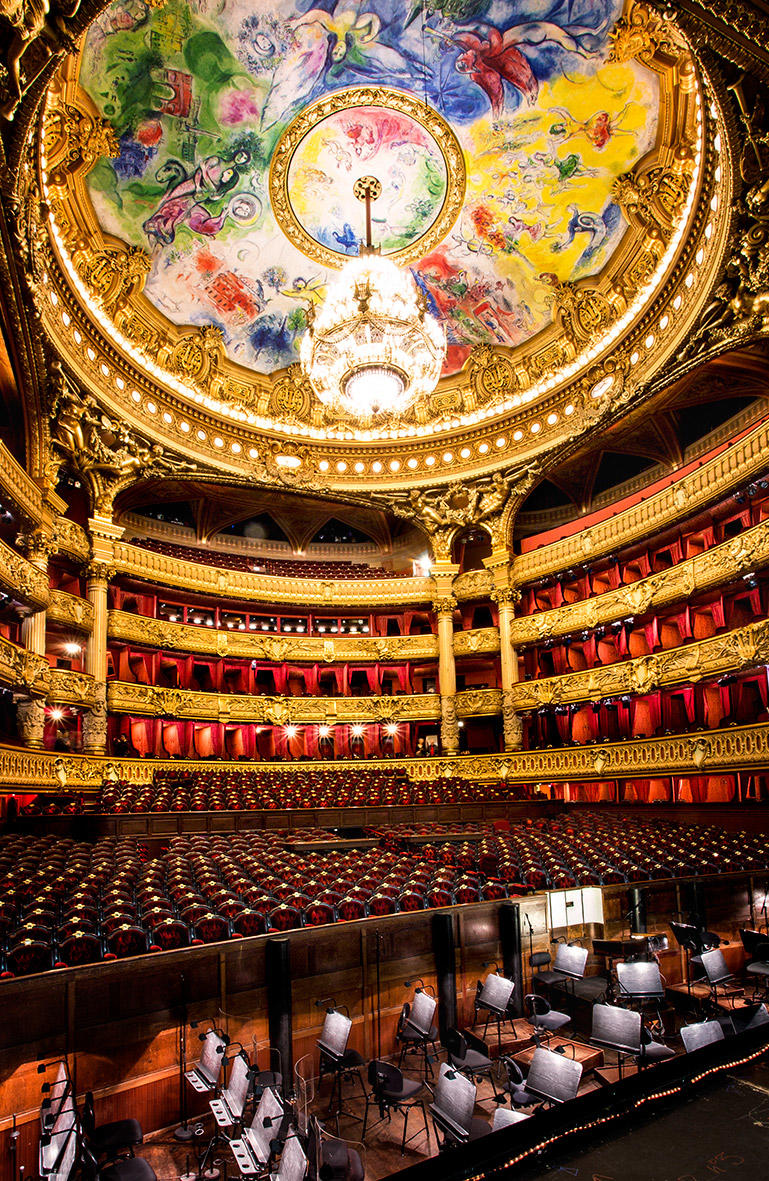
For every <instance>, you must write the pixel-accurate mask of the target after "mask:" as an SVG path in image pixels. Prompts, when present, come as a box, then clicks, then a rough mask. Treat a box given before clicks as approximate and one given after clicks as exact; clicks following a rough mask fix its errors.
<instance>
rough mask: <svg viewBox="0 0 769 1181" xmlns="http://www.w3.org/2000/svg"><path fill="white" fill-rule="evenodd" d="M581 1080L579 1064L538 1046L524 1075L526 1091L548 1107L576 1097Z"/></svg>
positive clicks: (580, 1064)
mask: <svg viewBox="0 0 769 1181" xmlns="http://www.w3.org/2000/svg"><path fill="white" fill-rule="evenodd" d="M581 1080H582V1063H581V1062H576V1061H575V1060H574V1059H573V1058H567V1057H565V1056H564V1055H563V1054H556V1053H555V1051H554V1050H546V1049H545V1048H544V1046H539V1047H538V1048H537V1049H536V1050H535V1051H534V1055H533V1057H532V1059H531V1066H530V1067H529V1073H528V1074H527V1075H526V1090H527V1091H529V1092H530V1093H531V1094H532V1095H536V1096H537V1097H538V1098H539V1099H543V1100H544V1101H545V1103H547V1104H548V1105H551V1104H555V1103H568V1101H569V1100H570V1099H575V1098H576V1097H577V1092H578V1091H579V1084H580V1082H581Z"/></svg>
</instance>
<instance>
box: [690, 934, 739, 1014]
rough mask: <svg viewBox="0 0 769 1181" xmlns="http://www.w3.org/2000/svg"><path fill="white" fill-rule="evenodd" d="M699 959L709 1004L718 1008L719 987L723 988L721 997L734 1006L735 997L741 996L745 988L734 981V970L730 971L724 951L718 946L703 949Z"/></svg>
mask: <svg viewBox="0 0 769 1181" xmlns="http://www.w3.org/2000/svg"><path fill="white" fill-rule="evenodd" d="M700 960H701V961H702V966H703V968H704V969H705V977H706V979H707V982H708V987H709V988H710V1003H711V1005H713V1007H714V1008H715V1009H717V1008H718V998H719V993H718V990H719V988H721V989H723V992H722V993H721V996H722V998H723V999H724V1000H728V1001H731V1007H732V1008H734V1005H735V1001H736V1000H737V997H738V996H743V995H744V992H745V990H744V989H743V988H740V986H739V985H738V984H736V983H735V979H734V972H732V971H730V969H729V965H728V964H727V962H726V958H725V957H724V953H723V952H722V951H721V949H720V948H715V949H714V950H712V951H703V953H702V955H701V956H700ZM730 986H731V987H730Z"/></svg>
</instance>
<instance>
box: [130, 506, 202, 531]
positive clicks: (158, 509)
mask: <svg viewBox="0 0 769 1181" xmlns="http://www.w3.org/2000/svg"><path fill="white" fill-rule="evenodd" d="M134 512H136V513H138V514H139V515H140V516H142V517H150V518H151V519H152V520H153V521H164V522H166V523H167V524H169V525H186V526H187V527H188V528H189V529H194V528H195V516H194V514H193V511H192V508H191V507H190V505H189V504H188V502H187V501H183V500H178V501H169V502H168V504H148V505H143V506H142V507H141V508H137V509H134Z"/></svg>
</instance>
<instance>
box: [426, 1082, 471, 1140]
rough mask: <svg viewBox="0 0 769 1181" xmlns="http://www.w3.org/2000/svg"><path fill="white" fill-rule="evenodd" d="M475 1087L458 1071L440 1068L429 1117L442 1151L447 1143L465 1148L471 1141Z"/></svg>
mask: <svg viewBox="0 0 769 1181" xmlns="http://www.w3.org/2000/svg"><path fill="white" fill-rule="evenodd" d="M475 1096H476V1087H475V1084H474V1083H471V1082H470V1080H469V1079H467V1078H465V1076H464V1075H463V1074H460V1073H459V1071H456V1070H452V1068H451V1067H450V1066H449V1065H448V1063H446V1062H444V1063H442V1064H441V1068H440V1071H439V1072H438V1082H437V1084H436V1087H435V1093H434V1096H433V1101H432V1103H431V1104H430V1115H431V1116H432V1117H433V1125H434V1127H435V1131H436V1138H437V1133H438V1132H440V1133H441V1135H442V1136H443V1142H442V1144H441V1147H445V1146H446V1142H447V1141H448V1142H449V1143H452V1144H466V1143H467V1141H468V1140H469V1139H470V1135H471V1131H472V1125H473V1112H474V1111H475Z"/></svg>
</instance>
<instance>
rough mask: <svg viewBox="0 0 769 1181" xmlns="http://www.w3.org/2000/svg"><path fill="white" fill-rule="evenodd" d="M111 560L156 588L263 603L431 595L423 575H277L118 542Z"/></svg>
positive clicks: (351, 602) (350, 602) (395, 601)
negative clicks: (343, 577) (318, 576)
mask: <svg viewBox="0 0 769 1181" xmlns="http://www.w3.org/2000/svg"><path fill="white" fill-rule="evenodd" d="M113 560H114V564H115V569H116V571H117V572H118V573H119V574H129V575H131V577H132V578H140V579H143V580H144V581H146V582H151V583H154V584H156V585H157V586H162V587H180V588H181V589H183V590H188V591H192V592H194V593H195V594H205V595H213V596H214V597H219V598H222V597H223V598H228V599H239V600H241V601H243V602H255V603H265V604H269V605H277V604H290V605H294V606H303V607H310V606H312V607H316V608H318V609H332V608H333V609H335V608H337V607H351V608H354V607H383V606H389V605H392V606H398V607H403V606H406V605H416V604H427V603H428V602H429V601H430V600H431V599H432V596H433V584H432V580H431V579H429V578H377V577H373V578H366V579H362V578H361V579H358V578H349V579H342V578H339V579H334V578H328V579H323V578H282V577H272V576H270V575H267V574H250V573H248V572H247V571H244V570H224V569H222V568H221V567H217V566H204V565H202V564H201V563H198V562H187V561H185V560H184V559H182V558H176V557H168V556H167V555H165V554H157V553H155V552H154V551H153V550H146V549H142V548H141V546H138V545H131V544H130V543H128V542H125V541H118V542H116V543H115V548H114V559H113Z"/></svg>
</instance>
